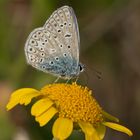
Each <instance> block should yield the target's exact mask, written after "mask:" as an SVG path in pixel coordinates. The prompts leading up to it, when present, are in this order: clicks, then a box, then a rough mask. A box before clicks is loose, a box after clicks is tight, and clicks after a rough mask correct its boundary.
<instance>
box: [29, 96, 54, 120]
mask: <svg viewBox="0 0 140 140" xmlns="http://www.w3.org/2000/svg"><path fill="white" fill-rule="evenodd" d="M52 105H53V102H52V101H51V100H50V99H48V98H45V99H41V100H39V101H37V102H36V103H35V104H34V105H33V106H32V109H31V114H32V115H33V116H36V117H37V116H39V115H41V113H43V112H45V111H46V110H48V109H49V108H50V107H51V106H52Z"/></svg>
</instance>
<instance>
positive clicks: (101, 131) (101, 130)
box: [96, 125, 106, 139]
mask: <svg viewBox="0 0 140 140" xmlns="http://www.w3.org/2000/svg"><path fill="white" fill-rule="evenodd" d="M96 131H97V133H98V135H99V137H100V139H103V138H104V136H105V132H106V127H105V126H104V125H99V126H98V127H96Z"/></svg>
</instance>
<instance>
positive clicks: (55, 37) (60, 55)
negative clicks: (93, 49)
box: [25, 6, 79, 78]
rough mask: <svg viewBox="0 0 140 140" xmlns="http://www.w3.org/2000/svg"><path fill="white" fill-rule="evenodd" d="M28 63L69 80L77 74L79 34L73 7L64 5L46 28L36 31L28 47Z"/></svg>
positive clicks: (53, 15) (31, 36)
mask: <svg viewBox="0 0 140 140" xmlns="http://www.w3.org/2000/svg"><path fill="white" fill-rule="evenodd" d="M25 54H26V58H27V62H28V63H29V64H31V65H32V66H33V67H35V68H37V69H39V70H41V71H44V72H49V73H52V74H54V75H57V76H64V77H65V78H68V77H72V76H73V75H76V74H77V69H78V64H79V31H78V25H77V21H76V17H75V14H74V12H73V10H72V8H70V7H68V6H63V7H61V8H59V9H57V10H56V11H54V12H53V14H52V15H51V16H50V18H49V19H48V20H47V22H46V23H45V25H44V26H43V27H41V28H37V29H35V30H33V31H32V32H31V33H30V35H29V37H28V39H27V41H26V44H25Z"/></svg>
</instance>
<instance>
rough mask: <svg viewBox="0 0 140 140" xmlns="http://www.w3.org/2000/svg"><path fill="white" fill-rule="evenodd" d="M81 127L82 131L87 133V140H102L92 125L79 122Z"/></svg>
mask: <svg viewBox="0 0 140 140" xmlns="http://www.w3.org/2000/svg"><path fill="white" fill-rule="evenodd" d="M79 126H80V127H81V129H82V131H83V132H84V133H85V138H86V140H100V137H99V136H98V133H97V131H96V130H95V128H94V127H93V126H92V125H91V124H90V123H86V122H79Z"/></svg>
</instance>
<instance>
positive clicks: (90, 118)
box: [41, 83, 103, 125]
mask: <svg viewBox="0 0 140 140" xmlns="http://www.w3.org/2000/svg"><path fill="white" fill-rule="evenodd" d="M41 92H42V93H43V95H44V96H47V97H48V98H50V99H51V100H53V101H54V103H55V105H56V108H57V109H58V112H59V117H63V118H69V119H71V120H73V122H78V121H84V122H89V123H92V124H93V125H96V124H97V123H99V122H102V121H103V116H102V109H101V107H100V106H99V104H98V103H97V101H96V100H95V98H94V97H93V96H92V95H91V94H92V91H91V90H89V89H88V88H87V87H82V86H79V85H77V84H76V83H72V84H52V85H47V86H45V87H44V88H42V90H41Z"/></svg>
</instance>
